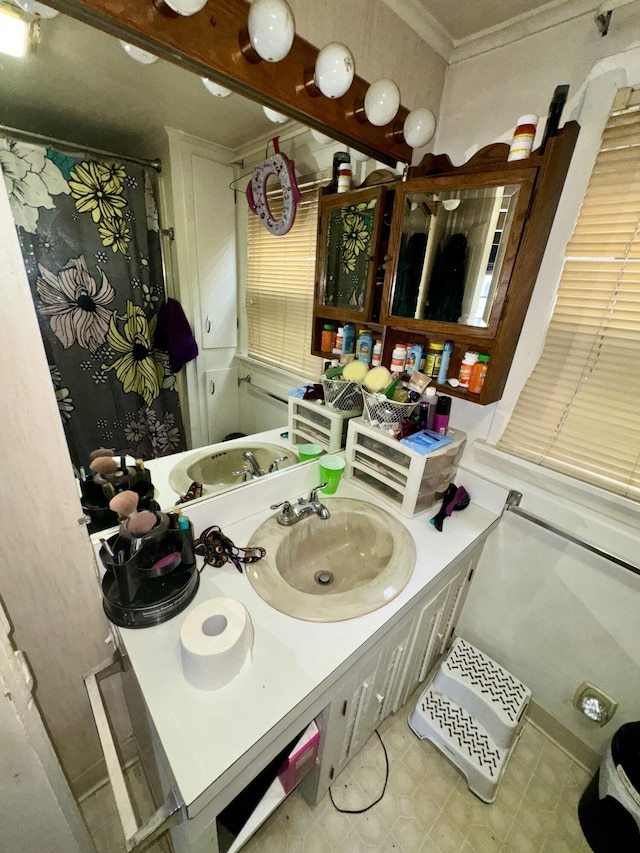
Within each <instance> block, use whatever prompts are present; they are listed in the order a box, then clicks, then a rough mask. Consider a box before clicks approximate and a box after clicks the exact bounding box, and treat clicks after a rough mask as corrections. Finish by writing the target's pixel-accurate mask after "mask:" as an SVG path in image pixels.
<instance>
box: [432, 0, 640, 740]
mask: <svg viewBox="0 0 640 853" xmlns="http://www.w3.org/2000/svg"><path fill="white" fill-rule="evenodd" d="M639 11H640V4H638V3H634V4H632V5H630V6H627V7H624V8H621V9H618V10H615V11H614V13H613V19H612V23H611V29H610V33H609V35H608V36H606V37H604V38H602V37H600V35H599V34H598V32H597V30H596V27H595V24H594V20H593V13H589V14H585V15H583V16H581V17H578V18H576V19H574V20H573V21H571V22H568V23H564V24H561V25H559V26H555V27H552V28H550V29H547V30H545V31H544V32H541V33H539V34H537V35H533V36H528V37H524V38H516V40H515V41H513V42H511V43H510V44H508V45H505V46H504V47H501V48H495V49H493V50H491V51H490V52H488V53H481V54H480V55H478V56H475V57H473V58H470V59H467V60H464V61H460V62H456V63H455V64H453V65H452V66H451V68H450V69H449V71H448V73H447V78H446V83H445V91H444V96H443V100H442V104H441V112H440V122H439V127H438V133H437V140H436V144H435V146H434V150H435V151H436V152H438V153H439V152H446V153H448V154H450V155H451V157H452V159H453V160H454V162H456V163H458V164H459V163H462V162H464V161H465V160H466V159H467V158H468V157H469V156H470V155H471V154H473V153H474V152H475V150H477V148H479V147H482V146H483V145H486V144H487V143H489V142H493V141H497V140H502V141H509V140H510V137H511V134H512V132H513V128H514V125H515V122H516V119H517V118H518V116H520V115H522V114H524V113H537V114H539V115H540V124H539V129H538V134H539V135H538V141H539V138H540V134H541V133H542V130H543V128H544V123H545V115H546V111H547V108H548V103H549V101H550V98H551V96H552V94H553V90H554V88H555V86H556V85H558V84H560V83H569V84H570V86H571V89H570V94H569V101H568V104H567V107H566V108H565V112H564V115H563V120H568V119H577V120H578V121H579V122H580V124H581V128H582V129H581V134H580V138H579V140H578V146H577V148H576V152H575V154H574V158H573V161H572V165H571V169H570V172H569V175H568V177H567V182H566V185H565V191H564V193H563V196H562V199H561V202H560V205H559V208H558V212H557V215H556V220H555V224H554V228H553V231H552V233H551V237H550V240H549V244H548V246H547V251H546V253H545V258H544V261H543V264H542V267H541V270H540V275H539V277H538V281H537V283H536V288H535V292H534V295H533V298H532V300H531V305H530V308H529V311H528V314H527V319H526V322H525V325H524V328H523V331H522V334H521V337H520V341H519V345H518V349H517V352H516V356H515V359H514V362H513V366H512V369H511V372H510V375H509V380H508V382H507V386H506V389H505V393H504V396H503V398H502V400H501V401H500V402H499V403H497V404H494V405H493V406H488V407H485V408H484V409H483V410H481V409H479V407H477V406H474V405H473V404H470V403H465V402H463V401H459V400H454V406H453V408H452V418H451V420H452V424H453V425H454V426H459V427H462V428H463V429H466V430H467V432H468V433H469V434H470V437H471V438H480V439H488V440H489V441H490V442H493V441H495V440H497V438H498V437H499V435H500V433H501V431H502V429H503V428H504V424H505V423H506V421H507V420H508V417H509V414H510V412H511V410H512V407H513V405H514V403H515V401H516V400H517V396H518V393H519V391H520V389H521V388H522V385H523V384H524V382H525V381H526V379H527V376H528V375H529V373H530V371H531V369H532V368H533V367H534V365H535V362H536V360H537V357H538V354H539V352H540V349H541V347H542V344H543V341H544V334H543V331H544V329H546V326H547V323H548V320H549V316H550V313H551V310H552V307H553V300H554V294H555V290H556V287H557V282H558V278H559V275H560V269H561V264H562V255H563V250H564V246H565V244H566V241H567V239H568V237H569V236H570V234H571V230H572V228H573V225H574V223H575V219H576V216H577V213H578V210H579V206H580V203H581V200H582V196H583V193H584V189H585V187H586V184H587V181H588V178H589V174H590V171H591V168H592V164H593V161H594V159H595V156H596V153H597V149H598V146H599V140H600V134H601V130H602V127H603V125H604V122H605V121H606V117H607V115H608V112H609V108H610V105H611V102H612V100H613V95H614V93H615V90H616V89H617V88H618V87H621V86H626V85H632V84H640V19H639V16H638V12H639ZM514 38H515V36H514ZM468 447H469V449H468V453H467V455H466V459H465V462H466V464H467V465H469V466H470V467H471V468H473V469H474V470H478V471H480V470H481V471H483V473H485V474H486V475H487V476H489V477H492V478H493V479H495V480H496V481H497V482H500V483H501V484H503V485H506V486H508V487H511V488H517V489H519V490H520V491H522V492H523V494H524V499H523V506H524V507H525V508H528V509H530V510H531V511H534V512H535V513H536V514H538V515H540V516H543V517H545V518H547V519H548V520H550V521H552V522H555V523H556V524H559V525H560V526H564V527H565V529H567V530H569V531H570V532H573V533H575V534H576V535H578V536H581V537H582V538H584V539H587V540H589V541H592V542H594V544H596V545H600V546H602V547H604V548H606V549H609V550H610V551H612V552H613V553H616V554H620V555H621V556H623V557H625V556H626V559H628V560H629V561H630V562H634V561H635V562H636V563H637V552H638V535H637V530H638V522H639V521H640V507H638V506H637V505H632V504H631V502H630V501H626V502H625V501H615V500H610V499H609V498H608V496H607V495H606V494H604V493H598V490H589V489H581V488H580V487H573V488H571V489H570V490H569V489H565V488H564V486H563V482H562V480H563V478H561V477H557V476H551V475H546V474H544V472H540V471H539V469H538V471H535V472H534V471H531V469H528V470H527V471H524V470H522V469H523V466H520V467H519V466H518V465H515V466H508V465H506V464H505V465H502V463H501V462H500V460H497V459H496V458H491V457H490V455H489V456H487V454H483V453H482V451H481V449H480V450H479V449H478V448H475V449H474V448H473V446H472V442H470V443H469V446H468ZM587 504H589V506H587ZM639 605H640V579H639V578H638V577H637V576H635V575H632V574H631V573H629V572H626V571H625V570H624V569H622V568H620V567H617V566H615V565H613V564H612V563H609V562H607V561H605V560H603V559H602V558H600V557H596V556H594V555H592V554H589V553H588V552H587V551H585V550H582V549H580V548H578V547H577V546H575V545H570V544H568V543H567V542H566V541H565V540H563V539H561V538H559V537H558V536H556V535H555V534H552V533H549V532H546V531H543V530H542V529H541V528H539V527H536V526H534V525H533V524H532V523H531V522H528V521H523V520H521V519H516V518H514V517H513V516H507V517H506V518H505V519H504V520H503V522H502V523H501V525H500V527H499V529H498V531H497V532H496V533H495V534H494V535H493V536H492V537H491V539H490V541H489V543H488V546H487V548H486V549H485V552H484V555H483V558H482V561H481V564H480V566H479V568H478V571H477V575H476V579H475V581H474V584H473V585H472V590H471V593H470V595H469V599H468V602H467V605H466V607H465V611H464V613H463V617H462V619H461V621H460V623H459V625H458V629H459V631H460V633H461V634H462V635H463V636H466V637H468V639H470V640H471V641H472V642H476V643H477V644H478V645H479V646H480V647H481V648H484V649H485V650H486V651H487V652H488V653H489V654H492V655H493V656H494V657H495V658H496V659H497V660H498V661H500V662H501V663H502V664H503V665H505V666H506V667H507V668H509V669H511V670H512V671H513V672H514V673H515V674H516V675H517V676H518V677H520V678H522V679H523V680H524V681H525V682H526V683H527V684H528V685H529V686H530V687H531V688H532V690H533V694H534V700H536V701H537V702H538V703H539V704H540V705H541V706H542V707H543V709H544V710H545V711H547V712H548V713H550V714H551V715H552V716H553V717H554V718H555V719H556V720H558V721H560V722H561V723H562V725H564V726H565V727H566V728H567V729H568V730H569V731H570V732H571V733H573V735H575V736H576V737H577V738H579V739H580V741H581V742H582V743H583V744H586V745H587V746H588V747H589V748H590V749H592V750H595V751H596V752H601V751H602V750H603V748H604V746H605V744H606V742H607V740H608V739H609V738H610V737H611V734H612V732H613V731H615V729H616V728H617V727H618V726H619V725H621V724H622V723H623V722H625V721H627V720H630V719H635V718H636V717H637V713H638V707H640V677H639V676H640V670H639V666H640V653H639V652H638V650H639V649H640V622H639V620H638V618H637V612H638V607H639ZM584 680H590V681H592V682H594V683H595V684H597V685H598V686H599V687H601V688H602V689H603V690H605V692H607V693H609V694H610V695H612V696H613V697H614V698H616V699H617V700H618V701H619V703H620V707H619V710H618V712H617V714H616V716H615V717H614V719H613V721H612V722H611V723H609V724H608V725H607V726H605V727H604V728H602V729H600V728H597V727H596V726H595V725H594V724H592V723H589V722H588V721H587V720H586V719H585V718H584V717H583V716H582V715H581V714H580V713H579V712H578V711H577V710H575V709H574V708H573V707H572V705H571V698H572V696H573V693H574V691H575V689H576V688H577V687H578V685H579V684H580V683H581V682H582V681H584Z"/></svg>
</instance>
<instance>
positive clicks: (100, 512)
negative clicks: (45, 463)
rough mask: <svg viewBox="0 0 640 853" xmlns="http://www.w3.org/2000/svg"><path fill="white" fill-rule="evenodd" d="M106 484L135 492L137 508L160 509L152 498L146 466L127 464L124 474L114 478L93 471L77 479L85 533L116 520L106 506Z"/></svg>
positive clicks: (107, 504) (119, 489)
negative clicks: (86, 517) (81, 478)
mask: <svg viewBox="0 0 640 853" xmlns="http://www.w3.org/2000/svg"><path fill="white" fill-rule="evenodd" d="M108 483H110V485H112V486H113V488H114V489H115V490H116V492H118V491H126V490H128V489H130V490H131V491H132V492H135V493H136V494H137V495H138V511H140V510H143V509H150V510H154V511H155V510H159V509H160V505H159V504H158V503H157V502H156V501H155V500H154V498H153V495H154V487H153V483H152V482H151V473H150V472H149V471H148V470H147V469H146V468H145V469H144V470H142V471H141V470H140V469H139V468H134V467H133V466H131V467H128V468H127V472H126V474H122V473H120V476H119V477H118V476H116V477H114V479H113V481H111V480H107V479H106V478H105V477H103V476H101V475H100V474H93V476H91V477H89V478H88V479H87V480H81V481H80V491H81V493H82V500H81V503H82V509H83V510H84V512H85V514H86V515H88V516H89V519H90V521H89V523H88V525H87V529H88V531H89V533H98V532H99V531H100V530H105V529H106V528H107V527H115V526H116V524H117V523H118V515H117V513H115V512H113V510H111V509H109V501H110V500H111V498H110V497H108V496H107V494H106V493H105V486H106V485H107V484H108Z"/></svg>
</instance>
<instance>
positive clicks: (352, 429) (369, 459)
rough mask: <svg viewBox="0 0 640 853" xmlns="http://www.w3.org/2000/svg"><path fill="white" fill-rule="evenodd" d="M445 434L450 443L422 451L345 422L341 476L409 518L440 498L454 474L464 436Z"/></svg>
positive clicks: (358, 421) (452, 432) (357, 421)
mask: <svg viewBox="0 0 640 853" xmlns="http://www.w3.org/2000/svg"><path fill="white" fill-rule="evenodd" d="M448 435H449V436H450V437H451V438H452V439H453V440H452V442H451V443H450V444H447V445H446V446H445V447H442V448H440V449H438V450H433V451H431V452H430V453H427V454H425V455H422V454H420V453H416V452H415V451H414V450H411V448H409V447H407V446H406V445H404V444H400V442H399V441H398V440H397V439H395V438H392V437H391V436H389V435H386V434H385V433H384V432H382V431H381V430H379V429H375V428H374V427H371V426H369V425H368V424H366V423H365V422H364V421H363V419H362V418H354V419H353V420H351V421H349V429H348V433H347V450H346V454H345V455H346V461H347V466H346V468H345V473H344V476H345V477H346V478H347V479H348V480H353V481H354V482H356V483H357V484H358V485H360V486H363V487H364V488H367V489H371V490H372V491H374V492H376V494H377V495H378V496H379V497H380V498H381V499H382V500H384V501H385V502H386V503H388V504H390V505H391V506H393V507H395V509H397V510H398V512H400V513H401V514H402V515H405V516H407V517H409V518H411V517H412V516H414V515H417V514H418V513H419V512H424V511H425V510H427V509H429V507H431V506H432V505H433V504H434V503H436V501H438V500H439V499H440V498H442V497H443V495H444V493H445V491H446V488H447V486H448V485H449V483H451V482H453V480H454V478H455V474H456V470H457V466H458V463H459V461H460V457H461V456H462V451H463V450H464V445H465V442H466V440H467V434H466V433H465V432H462V430H459V429H449V432H448Z"/></svg>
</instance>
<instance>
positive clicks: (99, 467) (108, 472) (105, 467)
mask: <svg viewBox="0 0 640 853" xmlns="http://www.w3.org/2000/svg"><path fill="white" fill-rule="evenodd" d="M89 468H91V470H92V471H93V473H94V474H100V476H101V477H104V478H105V480H109V481H113V475H114V474H115V473H116V471H117V470H118V463H117V462H116V460H115V459H114V458H113V457H112V456H97V457H96V458H95V459H94V460H93V461H92V462H91V463H90V465H89Z"/></svg>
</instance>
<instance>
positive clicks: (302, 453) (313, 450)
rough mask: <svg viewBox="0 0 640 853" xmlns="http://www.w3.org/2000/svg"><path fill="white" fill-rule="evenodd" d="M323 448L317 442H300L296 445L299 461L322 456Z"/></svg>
mask: <svg viewBox="0 0 640 853" xmlns="http://www.w3.org/2000/svg"><path fill="white" fill-rule="evenodd" d="M323 452H324V451H323V449H322V448H321V447H320V445H319V444H301V445H300V447H298V456H299V457H300V461H301V462H308V461H309V459H317V458H318V457H319V456H322V454H323Z"/></svg>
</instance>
